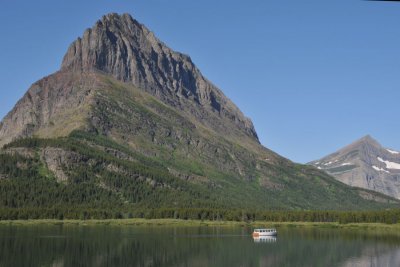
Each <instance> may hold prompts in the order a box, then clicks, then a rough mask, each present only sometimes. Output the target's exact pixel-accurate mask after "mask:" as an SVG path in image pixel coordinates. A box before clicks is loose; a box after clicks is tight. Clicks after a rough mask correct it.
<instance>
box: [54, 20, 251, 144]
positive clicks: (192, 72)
mask: <svg viewBox="0 0 400 267" xmlns="http://www.w3.org/2000/svg"><path fill="white" fill-rule="evenodd" d="M93 69H95V70H99V71H102V72H104V73H108V74H111V75H112V76H113V77H114V78H116V79H117V80H120V81H123V82H127V83H130V84H133V85H134V86H136V87H138V88H141V89H144V90H146V91H147V92H149V93H150V94H151V95H153V96H156V97H157V98H159V99H160V100H161V101H163V102H164V103H166V104H168V105H172V106H173V107H176V108H178V109H180V110H182V111H183V112H185V113H187V114H190V115H192V116H194V117H195V118H196V119H197V120H199V121H201V122H202V123H204V124H205V125H207V126H209V127H210V128H212V129H214V130H216V131H217V132H224V133H225V134H226V135H228V136H229V135H237V136H240V135H242V134H245V135H248V136H250V137H251V138H253V139H254V140H255V141H258V138H257V134H256V131H255V129H254V126H253V123H252V122H251V120H249V119H248V118H246V117H244V115H243V114H242V112H241V111H240V110H239V109H238V108H237V107H236V106H235V105H234V104H233V103H232V102H231V101H230V100H229V99H228V98H227V97H226V96H225V95H224V94H223V93H222V92H221V91H220V90H219V89H218V88H217V87H215V86H214V85H213V84H212V83H211V82H209V81H208V80H207V79H206V78H204V77H203V75H202V74H201V72H200V71H199V70H198V69H197V68H196V66H195V65H194V64H193V62H192V60H191V59H190V57H189V56H186V55H184V54H181V53H178V52H175V51H173V50H172V49H170V48H169V47H167V46H166V45H165V44H163V43H162V42H161V41H160V40H158V39H157V38H156V37H155V36H154V34H153V33H152V32H151V31H149V30H148V29H147V28H146V27H145V26H143V25H142V24H140V23H139V22H137V21H136V20H134V19H132V17H131V16H130V15H128V14H124V15H122V16H119V15H117V14H109V15H107V16H104V17H103V18H102V20H99V21H98V22H97V23H96V24H95V25H94V26H93V28H91V29H88V30H86V31H85V33H84V34H83V37H82V38H78V40H76V41H75V42H74V43H73V44H72V45H71V46H70V47H69V49H68V52H67V54H66V55H65V57H64V60H63V63H62V66H61V70H74V71H76V70H78V71H91V70H93ZM221 120H223V121H222V122H221ZM232 130H233V132H232Z"/></svg>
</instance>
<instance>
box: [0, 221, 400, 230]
mask: <svg viewBox="0 0 400 267" xmlns="http://www.w3.org/2000/svg"><path fill="white" fill-rule="evenodd" d="M2 225H3V226H4V225H13V226H17V225H77V226H95V225H110V226H185V227H189V226H195V227H198V226H210V227H214V226H215V227H217V226H218V227H252V228H257V227H259V228H263V227H264V228H270V227H316V228H339V229H364V230H373V229H380V230H397V231H399V233H400V224H399V223H398V224H383V223H348V224H340V223H336V222H265V221H255V222H236V221H201V220H179V219H136V218H135V219H109V220H52V219H39V220H4V221H1V220H0V226H2Z"/></svg>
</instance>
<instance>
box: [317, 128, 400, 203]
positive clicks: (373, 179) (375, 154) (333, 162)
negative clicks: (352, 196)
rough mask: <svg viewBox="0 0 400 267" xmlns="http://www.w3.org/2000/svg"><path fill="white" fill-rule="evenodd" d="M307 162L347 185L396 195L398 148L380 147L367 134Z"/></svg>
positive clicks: (399, 175)
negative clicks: (330, 152) (396, 149)
mask: <svg viewBox="0 0 400 267" xmlns="http://www.w3.org/2000/svg"><path fill="white" fill-rule="evenodd" d="M310 164H311V165H313V166H315V167H317V168H318V169H321V170H324V171H326V172H327V173H328V174H330V175H332V176H334V177H335V178H336V179H338V180H339V181H341V182H343V183H345V184H348V185H350V186H355V187H361V188H366V189H370V190H374V191H377V192H381V193H383V194H386V195H389V196H392V197H395V198H397V199H399V198H400V152H397V151H395V150H393V149H387V148H384V147H382V146H381V145H380V144H379V143H378V142H377V141H376V140H374V139H373V138H372V137H371V136H365V137H363V138H361V139H360V140H358V141H356V142H354V143H352V144H350V145H348V146H346V147H344V148H342V149H340V150H339V151H337V152H335V153H333V154H331V155H329V156H326V157H324V158H322V159H320V160H316V161H313V162H310Z"/></svg>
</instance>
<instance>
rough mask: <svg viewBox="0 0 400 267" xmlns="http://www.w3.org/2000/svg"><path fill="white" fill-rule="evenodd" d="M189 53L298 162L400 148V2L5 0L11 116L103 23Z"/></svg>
mask: <svg viewBox="0 0 400 267" xmlns="http://www.w3.org/2000/svg"><path fill="white" fill-rule="evenodd" d="M109 12H118V13H130V14H132V16H133V17H134V18H136V19H137V20H139V21H140V22H141V23H143V24H145V25H146V26H147V27H148V28H150V29H151V30H152V31H154V32H155V34H156V35H157V36H158V37H159V38H160V39H161V40H163V41H164V42H165V43H166V44H168V45H169V46H170V47H171V48H173V49H175V50H178V51H180V52H184V53H186V54H189V55H190V56H191V58H192V59H193V61H194V62H195V63H196V64H197V65H198V67H199V68H200V69H201V70H202V72H203V74H204V75H205V76H206V77H208V79H209V80H211V81H212V82H213V83H215V84H216V85H217V86H218V87H220V88H221V89H222V90H223V91H224V92H225V94H226V95H227V96H228V97H229V98H231V99H232V100H233V101H234V102H235V103H236V104H237V105H238V106H239V107H240V108H241V109H242V111H243V112H244V113H245V114H246V115H247V116H248V117H250V118H251V119H252V120H253V122H254V124H255V126H256V129H257V132H258V134H259V137H260V140H261V142H262V143H263V144H264V145H265V146H267V147H268V148H271V149H272V150H274V151H276V152H278V153H279V154H281V155H283V156H285V157H287V158H289V159H291V160H293V161H296V162H308V161H311V160H314V159H317V158H319V157H321V156H324V155H326V154H328V153H330V152H333V151H335V150H336V149H338V148H340V147H342V146H343V145H346V144H348V143H350V142H352V141H354V140H355V139H358V138H360V137H362V136H364V135H366V134H371V135H372V136H374V137H375V138H376V139H377V140H379V141H380V142H381V143H382V144H383V145H385V146H387V147H390V148H393V149H397V150H400V105H399V103H400V4H398V3H390V2H368V1H361V0H329V1H328V0H304V1H299V0H288V1H278V0H276V1H269V0H247V1H243V0H240V1H239V0H238V1H236V0H229V1H228V0H218V1H216V0H197V1H188V0H84V1H82V0H79V1H78V0H59V1H54V0H35V1H30V0H2V1H1V3H0V25H1V26H0V36H1V39H0V59H1V61H0V62H1V64H0V84H1V86H0V117H4V116H5V115H6V113H7V112H8V111H9V110H11V108H12V107H13V106H14V104H15V103H16V101H17V100H18V99H19V98H20V97H21V96H22V95H23V94H24V93H25V91H26V90H27V89H28V87H29V86H30V84H32V83H33V82H35V81H36V80H38V79H40V78H42V77H43V76H46V75H49V74H51V73H52V72H54V71H56V70H57V69H58V68H59V65H60V63H61V60H62V57H63V55H64V53H65V51H66V49H67V47H68V46H69V44H70V43H71V42H72V41H73V40H74V39H76V38H77V37H78V36H80V35H81V34H82V33H83V31H84V30H85V29H86V28H88V27H91V26H92V25H93V24H94V22H95V21H96V20H97V19H99V18H100V17H101V16H102V15H103V14H106V13H109Z"/></svg>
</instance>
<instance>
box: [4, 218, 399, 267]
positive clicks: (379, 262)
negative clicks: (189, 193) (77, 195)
mask: <svg viewBox="0 0 400 267" xmlns="http://www.w3.org/2000/svg"><path fill="white" fill-rule="evenodd" d="M251 232H252V229H249V228H241V227H237V228H235V227H232V228H226V227H225V228H224V227H166V226H158V227H144V226H140V227H133V226H132V227H131V226H122V227H117V226H0V266H13V267H14V266H60V267H61V266H218V267H223V266H229V267H232V266H307V267H309V266H324V267H325V266H346V267H347V266H363V267H364V266H377V267H384V266H400V239H399V238H398V237H395V236H390V235H383V234H379V233H374V232H372V233H371V232H368V233H367V232H362V231H354V230H353V231H351V230H337V229H298V228H280V229H279V228H278V232H279V236H278V237H277V238H276V239H267V240H261V241H260V240H253V238H252V237H251V236H250V234H251Z"/></svg>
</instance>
